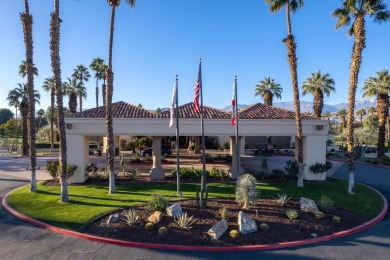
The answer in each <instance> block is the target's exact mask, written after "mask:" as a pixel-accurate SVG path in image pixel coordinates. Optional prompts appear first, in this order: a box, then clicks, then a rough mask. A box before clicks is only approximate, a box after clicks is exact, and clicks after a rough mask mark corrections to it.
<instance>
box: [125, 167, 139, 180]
mask: <svg viewBox="0 0 390 260" xmlns="http://www.w3.org/2000/svg"><path fill="white" fill-rule="evenodd" d="M137 176H138V173H137V169H131V170H128V171H127V172H125V177H126V178H128V179H130V180H135V179H136V178H137Z"/></svg>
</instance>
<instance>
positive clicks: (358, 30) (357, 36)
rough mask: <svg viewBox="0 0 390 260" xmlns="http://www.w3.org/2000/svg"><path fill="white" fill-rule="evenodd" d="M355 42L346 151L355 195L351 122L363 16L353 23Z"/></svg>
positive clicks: (362, 30)
mask: <svg viewBox="0 0 390 260" xmlns="http://www.w3.org/2000/svg"><path fill="white" fill-rule="evenodd" d="M354 31H355V42H354V44H353V53H352V58H351V71H350V74H349V93H348V119H347V150H348V172H349V184H348V193H351V194H354V193H355V178H354V173H355V166H354V162H353V160H354V154H353V146H354V142H353V130H354V129H353V121H354V112H355V95H356V87H357V83H358V76H359V71H360V66H361V64H362V52H363V49H364V48H365V47H366V43H365V34H366V32H365V28H364V16H363V15H358V16H357V17H356V20H355V23H354Z"/></svg>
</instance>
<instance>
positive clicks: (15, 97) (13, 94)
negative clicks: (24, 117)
mask: <svg viewBox="0 0 390 260" xmlns="http://www.w3.org/2000/svg"><path fill="white" fill-rule="evenodd" d="M19 98H20V95H19V92H18V90H15V89H12V90H10V91H9V93H8V96H7V101H8V105H9V106H13V107H14V108H15V140H18V137H19V136H18V135H19V133H18V108H19V105H20V100H19ZM17 150H18V145H16V151H17Z"/></svg>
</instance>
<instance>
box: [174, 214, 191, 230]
mask: <svg viewBox="0 0 390 260" xmlns="http://www.w3.org/2000/svg"><path fill="white" fill-rule="evenodd" d="M193 217H194V216H191V217H188V215H187V212H183V213H182V214H181V215H179V216H177V218H175V222H176V224H177V225H178V226H179V227H180V228H183V229H191V228H192V225H193V224H194V223H195V222H196V219H192V218H193Z"/></svg>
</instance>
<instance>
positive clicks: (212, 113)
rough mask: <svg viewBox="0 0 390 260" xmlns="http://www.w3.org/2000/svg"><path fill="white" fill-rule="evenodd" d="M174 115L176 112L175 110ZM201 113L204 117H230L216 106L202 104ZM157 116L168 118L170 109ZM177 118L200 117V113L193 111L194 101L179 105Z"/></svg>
mask: <svg viewBox="0 0 390 260" xmlns="http://www.w3.org/2000/svg"><path fill="white" fill-rule="evenodd" d="M175 115H176V112H175ZM203 115H204V117H203V118H205V119H230V118H231V117H230V114H229V113H227V112H225V111H223V110H220V109H216V108H212V107H208V106H203ZM158 117H159V118H170V117H171V113H170V110H165V111H164V112H162V113H160V114H159V115H158ZM179 118H200V113H195V108H194V103H193V102H191V103H187V104H185V105H182V106H179Z"/></svg>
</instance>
